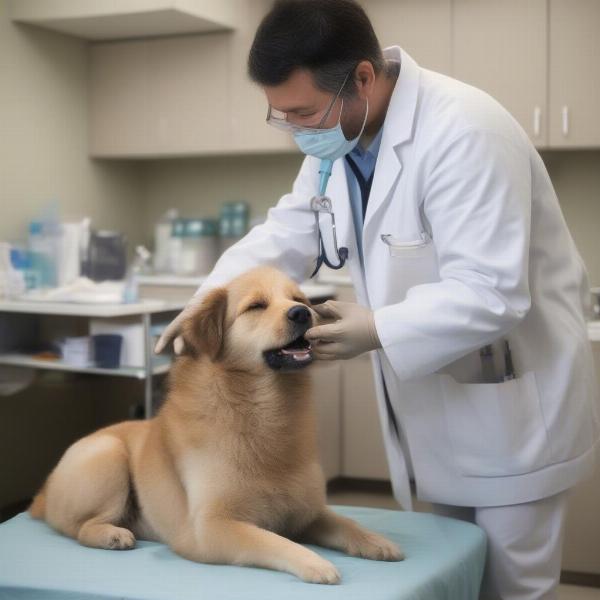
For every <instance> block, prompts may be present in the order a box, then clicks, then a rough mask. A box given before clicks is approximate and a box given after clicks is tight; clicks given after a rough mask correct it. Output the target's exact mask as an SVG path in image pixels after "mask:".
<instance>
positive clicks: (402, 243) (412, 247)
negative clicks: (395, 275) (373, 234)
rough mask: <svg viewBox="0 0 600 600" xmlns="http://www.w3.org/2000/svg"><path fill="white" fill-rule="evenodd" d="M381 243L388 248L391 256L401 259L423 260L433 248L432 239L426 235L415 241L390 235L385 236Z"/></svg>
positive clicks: (382, 237)
mask: <svg viewBox="0 0 600 600" xmlns="http://www.w3.org/2000/svg"><path fill="white" fill-rule="evenodd" d="M381 241H382V242H383V243H384V244H385V245H386V246H387V248H388V251H389V254H390V256H395V257H400V258H421V257H422V256H424V255H425V256H426V255H427V254H428V253H429V251H430V247H432V246H433V242H432V241H431V238H430V237H429V236H428V235H427V234H425V233H422V234H421V237H419V238H417V239H414V240H404V239H402V238H398V237H395V236H393V235H390V234H383V235H382V236H381Z"/></svg>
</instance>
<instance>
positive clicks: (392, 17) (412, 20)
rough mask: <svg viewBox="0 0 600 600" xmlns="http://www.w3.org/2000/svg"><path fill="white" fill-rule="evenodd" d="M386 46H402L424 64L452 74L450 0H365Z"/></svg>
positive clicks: (379, 35)
mask: <svg viewBox="0 0 600 600" xmlns="http://www.w3.org/2000/svg"><path fill="white" fill-rule="evenodd" d="M362 4H363V6H364V8H365V11H366V12H367V14H368V15H369V18H370V19H371V22H372V23H373V28H374V29H375V33H376V34H377V37H378V39H379V43H380V44H381V46H382V47H383V48H385V47H386V46H401V47H402V48H403V49H404V50H406V51H407V52H408V53H409V54H410V55H411V56H412V57H413V58H414V59H415V60H416V61H417V62H418V63H419V64H420V65H421V66H422V67H425V68H427V69H432V70H433V71H438V72H440V73H445V74H447V75H448V74H449V73H450V67H451V62H450V47H451V44H450V32H451V28H450V14H451V13H450V5H451V2H450V0H427V2H423V0H369V2H362Z"/></svg>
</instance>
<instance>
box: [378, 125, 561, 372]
mask: <svg viewBox="0 0 600 600" xmlns="http://www.w3.org/2000/svg"><path fill="white" fill-rule="evenodd" d="M430 158H431V157H430ZM430 164H431V167H429V168H428V169H426V170H425V171H424V172H423V173H422V175H421V176H422V177H423V185H422V189H423V195H422V197H423V207H422V208H423V212H424V214H425V216H426V218H427V221H428V222H429V224H430V226H431V233H432V238H433V242H434V244H435V249H436V252H437V257H438V265H439V273H440V281H439V282H435V283H428V284H423V285H416V286H414V287H412V288H411V289H409V291H408V293H407V294H406V297H405V299H404V301H402V302H400V303H398V304H392V305H388V306H384V307H381V308H379V309H378V310H376V311H375V315H374V318H375V325H376V328H377V332H378V335H379V339H380V341H381V343H382V348H383V350H384V352H385V353H386V355H387V358H388V360H389V361H390V363H391V365H392V367H393V368H394V370H395V372H396V374H397V375H398V377H399V378H400V379H402V380H406V379H411V378H414V377H419V376H423V375H427V374H430V373H433V372H435V371H437V370H438V369H440V368H442V367H443V366H445V365H447V364H449V363H451V362H453V361H455V360H457V359H458V358H460V357H462V356H464V355H466V354H468V353H469V352H471V351H474V350H476V349H478V348H480V347H481V346H483V345H485V344H488V343H491V342H492V341H494V340H496V339H497V338H499V337H501V336H503V335H505V334H506V333H507V332H508V331H509V330H510V329H511V328H512V327H514V326H515V325H516V324H517V323H518V322H519V321H520V320H521V319H523V317H524V316H525V315H526V313H527V311H528V310H529V307H530V305H531V297H530V294H529V286H528V267H529V264H528V260H529V238H530V220H531V171H530V169H531V168H530V162H529V154H528V149H527V147H526V145H525V143H524V142H522V141H520V140H518V139H516V140H512V139H509V138H508V137H505V136H504V135H502V134H499V133H496V132H492V131H481V130H469V131H465V132H463V133H462V134H460V135H459V136H458V137H457V138H455V139H454V140H453V141H452V142H450V143H448V144H446V145H444V146H441V145H440V147H439V149H437V150H436V151H435V160H430ZM548 243H552V241H551V240H548ZM392 260H393V259H392Z"/></svg>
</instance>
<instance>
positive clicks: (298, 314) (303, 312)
mask: <svg viewBox="0 0 600 600" xmlns="http://www.w3.org/2000/svg"><path fill="white" fill-rule="evenodd" d="M287 315H288V319H289V320H290V321H293V322H294V323H307V322H308V321H309V319H310V311H309V310H308V308H306V306H302V305H296V306H292V308H290V310H288V314H287Z"/></svg>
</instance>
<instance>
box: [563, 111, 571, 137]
mask: <svg viewBox="0 0 600 600" xmlns="http://www.w3.org/2000/svg"><path fill="white" fill-rule="evenodd" d="M562 134H563V136H564V137H567V136H568V135H569V107H568V106H563V107H562Z"/></svg>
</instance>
